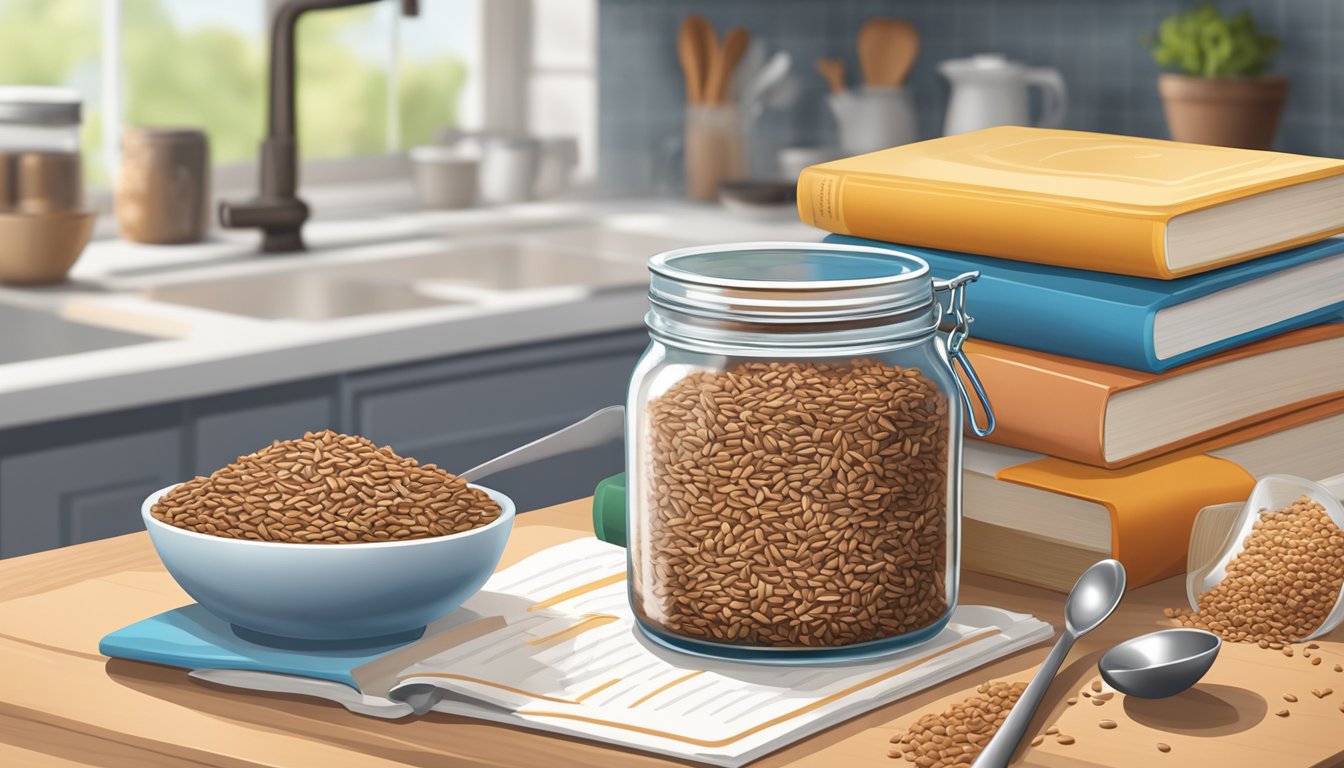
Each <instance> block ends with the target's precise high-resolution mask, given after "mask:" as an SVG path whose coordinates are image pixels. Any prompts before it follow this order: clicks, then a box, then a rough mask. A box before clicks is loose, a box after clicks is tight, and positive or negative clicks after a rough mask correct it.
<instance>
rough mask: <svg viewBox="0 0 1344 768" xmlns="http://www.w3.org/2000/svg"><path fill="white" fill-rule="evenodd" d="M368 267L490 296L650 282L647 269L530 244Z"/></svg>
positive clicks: (501, 245) (458, 250)
mask: <svg viewBox="0 0 1344 768" xmlns="http://www.w3.org/2000/svg"><path fill="white" fill-rule="evenodd" d="M369 266H371V267H376V268H377V270H378V273H379V274H381V275H384V276H396V277H399V278H405V279H408V280H413V281H423V280H432V281H434V282H444V283H452V284H454V285H461V286H466V287H469V288H476V289H483V290H489V291H527V290H536V289H541V288H561V287H566V286H581V287H585V288H593V289H604V288H616V287H635V286H641V285H644V284H645V283H646V282H647V281H648V271H647V270H646V269H645V267H644V265H643V264H642V263H638V264H636V263H626V262H621V261H615V260H608V259H599V258H593V257H592V256H585V255H583V254H582V253H576V252H572V251H565V250H560V249H553V248H547V247H545V246H541V245H535V244H529V243H491V244H481V245H468V246H463V247H460V248H453V249H452V250H448V251H444V252H443V253H434V254H426V255H423V256H409V257H404V258H396V259H386V260H383V261H379V262H376V263H374V264H370V265H369Z"/></svg>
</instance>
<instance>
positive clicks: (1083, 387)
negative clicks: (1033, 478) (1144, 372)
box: [966, 344, 1111, 466]
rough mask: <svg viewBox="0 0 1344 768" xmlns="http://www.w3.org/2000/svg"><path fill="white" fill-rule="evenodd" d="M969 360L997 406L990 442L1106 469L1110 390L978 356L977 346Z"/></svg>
mask: <svg viewBox="0 0 1344 768" xmlns="http://www.w3.org/2000/svg"><path fill="white" fill-rule="evenodd" d="M966 356H967V357H968V358H970V361H971V365H973V366H974V367H975V370H976V373H978V374H979V376H980V382H981V383H982V384H983V385H984V387H985V391H986V392H987V393H988V394H989V401H990V404H991V405H993V406H994V416H995V421H996V426H995V427H994V431H993V432H991V433H990V434H989V435H988V436H987V437H985V438H984V439H985V440H986V441H988V442H991V443H997V444H999V445H1007V446H1012V447H1014V448H1022V449H1025V450H1028V451H1036V452H1037V453H1044V454H1047V455H1050V456H1058V457H1059V458H1062V459H1069V460H1070V461H1079V462H1082V463H1084V464H1092V465H1094V466H1105V465H1106V456H1105V452H1104V447H1103V431H1104V429H1105V419H1106V402H1107V400H1109V399H1110V396H1111V390H1110V388H1108V387H1105V386H1102V385H1100V384H1097V383H1096V382H1092V381H1087V380H1085V379H1081V378H1077V377H1074V376H1065V375H1060V374H1058V373H1056V372H1054V371H1051V370H1050V369H1049V368H1045V367H1042V366H1035V365H1023V364H1019V363H1018V362H1015V361H1013V360H1008V359H1004V358H1001V357H999V356H997V355H994V354H986V353H983V352H979V351H977V350H976V349H975V348H974V346H973V345H972V344H968V345H967V346H966Z"/></svg>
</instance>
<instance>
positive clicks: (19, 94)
mask: <svg viewBox="0 0 1344 768" xmlns="http://www.w3.org/2000/svg"><path fill="white" fill-rule="evenodd" d="M79 126H80V100H79V94H77V93H75V92H74V91H72V90H69V89H66V88H50V87H46V86H33V85H10V86H0V212H8V211H18V212H20V213H52V212H62V211H72V210H78V209H80V208H82V207H83V199H84V176H83V172H82V170H81V168H80V155H79Z"/></svg>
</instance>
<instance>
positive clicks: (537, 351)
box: [344, 330, 648, 512]
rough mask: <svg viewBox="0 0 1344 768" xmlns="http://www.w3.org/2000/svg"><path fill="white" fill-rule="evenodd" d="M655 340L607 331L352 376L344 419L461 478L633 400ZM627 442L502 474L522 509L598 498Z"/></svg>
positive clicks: (497, 480)
mask: <svg viewBox="0 0 1344 768" xmlns="http://www.w3.org/2000/svg"><path fill="white" fill-rule="evenodd" d="M647 345H648V336H647V334H646V333H645V332H644V331H643V330H640V331H631V332H623V333H613V334H606V335H602V336H594V337H585V338H581V339H572V340H566V341H560V342H552V343H547V344H537V345H532V346H527V347H519V348H514V349H509V350H504V351H500V352H490V353H486V354H481V355H471V356H467V357H463V358H458V359H454V360H449V361H443V362H435V363H428V364H422V365H415V366H402V367H399V368H394V369H389V370H383V371H377V372H373V373H369V374H363V375H352V376H351V377H349V379H348V381H347V392H346V395H345V399H346V404H345V408H346V414H345V419H344V420H345V422H346V423H347V424H348V425H350V428H351V429H353V430H355V431H356V432H358V433H359V434H362V435H365V436H367V437H368V438H370V439H371V440H373V441H375V442H378V443H388V444H390V445H391V446H392V447H393V448H394V449H396V451H397V452H398V453H401V454H402V455H410V456H415V457H416V458H418V459H420V460H422V461H426V462H433V463H435V464H438V465H439V466H441V467H443V468H444V469H447V470H449V471H459V472H460V471H462V470H465V469H467V468H469V467H472V466H475V465H476V464H478V463H480V462H482V461H484V460H486V459H489V458H491V457H493V456H496V455H498V454H500V453H503V452H505V451H507V450H509V449H511V448H514V447H516V446H519V445H522V444H524V443H527V442H530V441H532V440H535V439H536V438H538V437H541V436H542V435H545V434H547V433H549V432H553V431H555V430H556V429H559V428H560V427H563V426H565V425H566V424H569V423H571V422H574V421H577V420H578V419H581V418H583V417H584V416H586V415H588V414H589V413H592V412H593V411H595V410H597V409H599V408H603V407H605V406H608V405H615V404H619V403H623V402H625V391H626V386H627V385H628V383H629V381H630V372H631V371H632V370H633V369H634V365H635V362H636V361H637V360H638V358H639V355H640V354H641V353H642V352H643V350H644V348H645V347H646V346H647ZM621 468H622V452H621V448H620V445H619V443H617V444H613V445H611V446H609V447H607V448H602V449H594V450H591V451H584V452H582V453H578V454H574V455H571V456H563V457H557V458H555V459H551V460H549V461H546V462H542V463H538V464H535V465H532V466H530V467H527V468H526V469H519V470H514V471H511V472H504V473H500V474H499V475H496V476H493V477H491V478H490V479H489V480H488V481H486V484H487V485H489V486H491V487H492V488H498V489H499V490H500V491H503V492H504V493H506V494H508V495H509V496H510V497H512V498H513V500H514V502H515V503H516V504H517V507H518V510H519V511H520V512H525V511H527V510H530V509H536V508H537V507H542V506H546V505H549V504H554V503H557V502H561V501H567V500H570V499H575V498H580V497H582V496H586V495H588V494H591V493H592V491H593V487H594V485H596V483H597V481H599V480H601V479H602V478H604V477H606V476H608V475H611V474H614V473H616V472H619V471H621Z"/></svg>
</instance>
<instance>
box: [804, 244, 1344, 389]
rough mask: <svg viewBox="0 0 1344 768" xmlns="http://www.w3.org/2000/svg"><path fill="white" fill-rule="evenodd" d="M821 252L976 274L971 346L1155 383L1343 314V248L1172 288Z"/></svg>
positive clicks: (1288, 256)
mask: <svg viewBox="0 0 1344 768" xmlns="http://www.w3.org/2000/svg"><path fill="white" fill-rule="evenodd" d="M968 226H969V225H968ZM825 242H827V243H843V244H850V245H867V246H875V247H878V248H886V249H891V250H898V251H902V252H905V253H909V254H912V255H914V256H918V257H919V258H921V259H923V260H925V261H927V262H928V263H929V267H930V268H931V270H932V271H933V274H934V276H935V277H938V278H943V279H946V278H950V277H953V276H955V275H959V274H962V273H963V272H971V271H975V270H978V271H979V272H980V280H979V281H978V282H976V283H975V284H974V285H972V286H971V288H970V289H969V291H968V292H967V307H968V309H969V310H970V314H971V315H972V316H973V317H974V318H975V324H974V325H973V326H972V327H971V335H972V337H975V338H982V339H988V340H990V341H997V342H999V343H1001V344H1011V345H1013V346H1016V347H1024V348H1026V349H1035V350H1040V351H1042V352H1052V353H1054V354H1057V355H1065V356H1068V357H1075V358H1080V359H1083V360H1093V361H1095V362H1098V363H1107V364H1109V365H1116V366H1120V367H1122V368H1130V369H1135V370H1140V371H1150V372H1152V373H1160V372H1162V371H1166V370H1168V369H1171V368H1175V367H1176V366H1179V365H1182V364H1184V363H1189V362H1193V361H1195V360H1200V359H1202V358H1205V357H1208V356H1210V355H1213V354H1216V353H1218V352H1221V351H1223V350H1226V349H1230V348H1233V347H1238V346H1241V345H1243V344H1248V343H1250V342H1252V341H1256V340H1258V339H1261V338H1264V337H1267V336H1274V335H1276V334H1279V333H1283V332H1285V331H1290V330H1293V329H1296V328H1304V327H1306V326H1309V325H1315V324H1317V323H1320V322H1323V321H1325V320H1328V319H1334V318H1335V316H1337V315H1339V314H1340V313H1341V312H1342V311H1344V238H1331V239H1328V240H1323V241H1321V242H1318V243H1313V244H1311V245H1304V246H1301V247H1298V248H1293V249H1290V250H1287V251H1282V252H1280V253H1276V254H1274V255H1271V256H1265V257H1263V258H1259V259H1255V260H1254V261H1249V262H1244V263H1242V264H1234V265H1232V266H1229V267H1223V268H1222V269H1216V270H1213V271H1211V272H1205V273H1202V274H1199V275H1191V276H1190V277H1181V278H1177V279H1175V280H1153V279H1149V278H1143V277H1130V276H1127V275H1112V274H1108V273H1105V272H1089V271H1085V270H1080V269H1067V268H1064V267H1053V266H1045V265H1041V264H1029V263H1026V262H1021V261H1008V260H1006V259H995V258H991V257H988V256H972V255H969V254H965V253H955V252H953V251H941V250H936V249H933V248H920V247H916V246H907V245H897V244H893V243H882V242H878V241H875V240H864V239H860V238H855V237H848V236H844V235H830V236H828V237H827V238H826V239H825Z"/></svg>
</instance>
